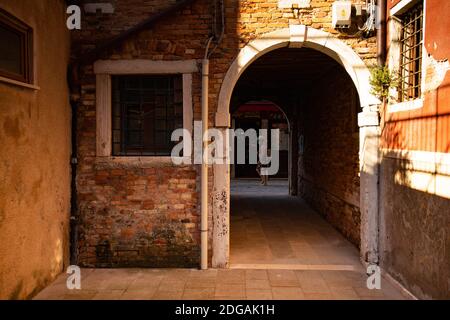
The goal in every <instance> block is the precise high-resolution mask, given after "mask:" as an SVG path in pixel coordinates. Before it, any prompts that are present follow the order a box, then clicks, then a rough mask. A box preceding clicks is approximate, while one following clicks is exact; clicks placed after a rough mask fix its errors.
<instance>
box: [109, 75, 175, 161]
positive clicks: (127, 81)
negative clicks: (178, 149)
mask: <svg viewBox="0 0 450 320" xmlns="http://www.w3.org/2000/svg"><path fill="white" fill-rule="evenodd" d="M112 85H113V90H112V93H113V97H112V140H113V141H112V145H113V148H112V149H113V150H112V153H113V155H114V156H169V155H170V154H171V151H172V148H173V147H174V146H175V144H176V142H172V141H171V135H172V132H173V131H174V130H175V129H179V128H183V85H182V76H181V75H151V76H147V75H146V76H114V77H113V78H112Z"/></svg>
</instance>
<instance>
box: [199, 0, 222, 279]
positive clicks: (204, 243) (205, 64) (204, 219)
mask: <svg viewBox="0 0 450 320" xmlns="http://www.w3.org/2000/svg"><path fill="white" fill-rule="evenodd" d="M214 6H215V13H214V21H216V19H217V9H218V8H219V5H218V0H216V1H215V3H214ZM220 11H221V30H220V35H219V36H218V37H217V35H216V36H211V37H210V38H209V39H208V42H207V43H206V49H205V57H204V59H203V60H202V141H203V143H202V145H203V148H202V151H203V154H205V151H207V150H208V137H207V130H208V127H209V103H208V99H209V57H210V56H211V55H212V54H213V52H214V51H215V50H216V49H217V48H218V47H219V45H220V43H221V42H222V40H223V37H224V35H225V4H224V1H223V0H220ZM215 27H216V25H214V28H213V29H214V30H215ZM214 39H217V43H216V45H215V46H214V48H213V49H212V50H211V51H210V50H209V47H210V45H211V42H212V41H213V40H214ZM200 231H201V263H200V264H201V269H202V270H207V269H208V163H207V159H205V156H203V157H202V169H201V230H200Z"/></svg>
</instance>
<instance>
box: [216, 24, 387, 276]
mask: <svg viewBox="0 0 450 320" xmlns="http://www.w3.org/2000/svg"><path fill="white" fill-rule="evenodd" d="M277 49H283V50H284V49H285V50H288V49H299V50H308V49H312V50H313V51H314V52H315V53H318V54H319V56H320V57H321V58H323V59H327V60H326V61H328V62H329V63H330V66H331V63H333V60H334V62H336V63H337V65H338V67H339V68H341V70H340V72H339V74H340V75H337V78H333V77H332V76H330V74H329V72H325V71H326V68H325V66H326V63H324V64H320V63H318V62H317V61H315V62H314V63H311V61H310V62H309V63H306V64H305V63H303V67H305V68H308V67H309V69H310V70H314V71H315V73H314V74H309V76H315V77H318V76H322V79H326V80H327V81H328V82H324V83H322V85H320V84H317V82H314V81H313V80H314V79H315V78H310V77H308V76H305V73H304V72H302V71H301V70H298V72H292V70H294V69H292V68H291V67H292V65H291V66H288V67H287V69H288V70H287V71H288V72H291V77H292V81H284V82H281V83H278V84H277V85H278V87H280V88H281V87H282V88H283V89H284V93H283V94H278V95H277V96H278V97H281V98H282V99H283V100H290V99H291V100H292V96H293V95H292V93H295V92H299V91H302V92H304V93H307V96H309V97H310V99H309V100H304V102H305V101H314V102H315V103H317V104H318V105H322V104H323V105H326V106H325V107H324V108H310V109H309V110H310V111H311V112H309V113H306V114H305V116H304V118H303V121H304V123H305V126H304V129H305V134H304V135H303V137H302V136H301V135H299V132H297V133H295V128H294V129H293V130H291V146H292V148H293V149H292V152H291V153H290V154H291V155H301V153H302V151H305V150H306V148H307V147H308V145H309V146H313V147H314V148H313V149H315V150H316V151H315V152H309V153H308V154H315V155H317V154H320V148H318V147H320V146H324V145H328V146H330V148H328V149H327V150H324V151H326V152H328V151H330V150H339V148H340V147H341V145H340V143H341V142H343V141H346V140H345V139H344V140H343V139H337V137H338V135H336V134H333V133H332V132H331V133H330V134H328V135H327V137H328V140H329V141H327V143H326V144H322V143H317V141H318V140H317V139H312V141H315V142H316V143H313V144H309V143H308V138H307V136H306V135H307V132H309V134H311V133H312V134H313V135H314V130H317V128H315V126H316V125H317V124H320V125H322V126H323V127H324V128H330V127H331V126H330V123H327V122H329V121H332V120H333V121H334V120H336V121H340V120H342V119H343V118H340V116H341V115H342V116H345V120H344V122H346V123H347V122H348V121H350V122H351V123H353V122H354V123H355V127H357V125H356V121H355V120H354V117H353V116H352V117H350V116H348V114H346V115H344V113H343V110H336V109H335V110H334V111H330V110H327V108H328V109H332V108H331V107H333V106H345V105H346V104H345V103H344V104H341V103H339V104H338V103H336V102H335V101H333V100H328V101H323V99H324V98H329V97H341V98H343V99H344V98H348V97H349V95H348V90H342V88H339V87H337V85H339V84H343V83H344V84H347V85H349V84H353V87H352V88H353V89H356V91H354V92H357V94H355V96H356V97H359V101H360V106H361V107H360V108H357V109H358V110H356V111H355V117H356V114H358V121H357V123H358V126H359V139H358V136H357V133H356V132H353V133H349V132H348V131H347V135H348V137H349V136H353V137H354V139H353V140H352V141H356V142H358V140H359V147H358V151H359V170H357V172H358V173H359V180H358V179H356V180H355V183H357V182H358V181H359V182H360V200H359V205H360V210H359V211H360V215H359V217H358V215H357V214H354V212H352V210H349V207H347V208H346V209H345V212H346V213H345V214H341V215H337V216H338V217H346V218H347V219H344V220H341V219H337V220H335V221H339V222H342V221H352V220H353V221H356V222H358V219H359V220H360V225H361V228H360V232H358V231H356V236H354V234H355V233H352V234H347V237H348V238H349V239H352V240H354V239H356V240H358V239H359V240H360V257H361V260H363V261H364V262H368V263H376V261H377V252H378V241H377V237H378V218H377V215H378V202H377V199H378V188H377V183H378V175H379V173H378V172H379V169H378V160H377V153H378V135H379V115H378V106H379V103H380V101H379V100H378V99H376V98H375V97H374V96H373V95H371V93H370V84H369V78H370V73H369V70H368V68H367V66H366V65H365V63H364V62H363V61H362V60H361V58H360V57H359V56H358V55H357V54H356V53H355V52H354V51H353V50H352V49H351V48H350V47H349V46H348V45H346V44H345V43H344V42H342V41H341V40H339V39H337V38H336V37H334V36H333V35H331V34H329V33H326V32H324V31H320V30H317V29H314V28H310V27H307V26H303V25H295V26H294V25H293V26H290V28H285V29H279V30H276V31H274V32H270V33H267V34H264V35H262V36H261V37H259V38H257V39H255V40H253V41H251V42H250V43H248V44H247V45H246V46H245V47H243V48H242V49H241V50H240V52H239V54H238V56H237V57H236V59H235V60H234V62H233V63H232V64H231V66H230V68H229V69H228V71H227V73H226V76H225V78H224V81H223V83H222V86H221V90H220V94H219V100H218V109H217V112H216V116H215V126H216V128H217V129H219V130H221V131H222V132H223V133H224V134H227V128H229V127H230V122H231V121H230V120H231V117H230V110H231V109H230V106H231V105H232V104H233V101H234V98H233V97H232V96H233V95H236V92H239V87H240V86H239V84H238V82H241V80H243V79H245V74H244V72H245V71H246V70H247V69H249V68H250V67H251V66H253V65H257V61H258V59H259V58H261V57H264V56H266V57H267V54H269V53H270V52H273V51H276V50H277ZM303 52H304V53H305V54H307V53H308V52H307V51H303ZM319 56H317V55H316V56H315V57H314V58H315V59H317V58H318V57H319ZM293 59H294V60H295V61H297V62H298V63H299V65H301V64H302V63H301V61H302V60H301V59H299V58H298V56H296V57H294V58H293ZM303 61H307V60H305V59H304V60H303ZM260 62H261V60H260ZM254 63H255V64H254ZM336 63H335V64H334V66H336ZM272 68H273V69H275V68H274V67H272ZM336 70H338V69H336ZM343 70H344V71H343ZM329 71H330V72H331V70H329ZM263 75H265V74H263ZM283 75H284V76H286V73H285V72H282V70H281V69H276V70H273V72H272V78H274V77H275V78H276V77H277V76H278V78H279V77H280V76H283ZM339 77H341V78H339ZM342 77H344V78H345V77H346V78H347V79H351V81H344V82H342V81H341V80H342ZM254 79H255V78H254ZM260 79H267V77H263V78H260ZM299 81H300V82H301V81H303V84H302V83H300V82H299ZM296 82H297V84H296ZM272 83H276V81H272ZM311 83H315V84H316V86H315V88H317V90H314V91H313V92H310V91H308V88H311V86H309V85H310V84H311ZM322 89H327V90H328V91H327V92H326V91H324V90H322ZM241 91H242V92H243V93H244V94H249V93H251V92H252V90H251V88H250V90H241ZM262 91H264V92H263V93H264V96H266V99H269V100H271V101H274V102H276V103H277V104H279V105H283V106H285V103H283V101H281V102H279V101H276V99H271V98H270V97H267V96H268V95H270V90H261V92H262ZM314 94H315V97H316V99H313V97H314ZM294 96H296V95H294ZM251 99H254V97H249V98H246V99H244V100H251ZM321 100H322V101H321ZM346 101H351V100H349V99H347V100H346ZM309 105H311V104H309ZM294 110H296V109H294ZM358 112H359V113H358ZM288 116H289V114H288ZM311 117H312V118H315V119H321V121H318V122H317V123H315V122H312V121H311ZM347 125H349V123H347ZM344 127H345V128H347V127H346V126H344ZM351 127H353V126H351ZM340 128H342V126H340ZM355 131H356V129H355ZM341 133H343V132H341ZM316 134H317V133H316ZM292 136H296V137H298V138H299V139H298V140H296V141H297V143H292V142H293V141H294V140H293V139H292ZM320 136H321V135H317V136H316V137H320ZM322 137H323V136H322ZM348 137H347V138H348ZM335 142H338V143H335ZM351 145H353V144H351ZM311 150H312V149H311ZM328 154H329V153H328ZM340 155H341V156H344V157H345V156H347V155H349V156H350V157H352V156H353V155H354V153H352V152H345V151H343V150H342V149H341V150H340ZM303 158H304V160H305V162H304V164H305V167H302V166H301V165H300V160H299V159H298V162H299V165H291V166H290V168H291V170H292V171H291V172H290V177H297V179H295V180H294V179H292V178H291V179H290V184H291V185H290V192H291V194H302V192H303V190H306V191H308V190H309V192H310V195H311V200H314V199H316V200H319V201H315V202H316V203H319V202H320V201H321V200H323V199H326V198H324V197H317V194H320V193H314V192H315V191H311V190H317V191H323V190H324V189H323V188H316V189H314V188H311V187H308V188H301V187H302V186H305V185H306V184H301V183H299V181H304V182H306V183H307V182H308V180H309V181H311V179H302V172H303V171H302V170H303V169H306V168H307V167H309V168H313V170H309V171H310V172H311V171H312V172H314V171H316V172H319V173H323V172H326V171H324V170H323V169H324V168H327V167H320V166H319V167H318V166H317V164H323V162H315V163H314V161H313V159H312V158H309V159H308V157H306V156H305V157H303ZM328 158H329V159H331V158H330V157H328ZM293 160H294V161H293ZM290 161H291V164H292V163H296V162H295V159H293V158H292V159H290ZM328 163H329V164H331V168H333V172H337V171H339V170H340V168H344V169H348V168H353V166H354V165H355V164H357V161H352V166H341V167H339V164H340V163H345V161H344V162H343V161H341V160H338V161H335V162H334V163H331V162H330V161H328ZM311 164H313V165H311ZM306 165H308V166H306ZM314 165H315V167H314ZM295 170H297V172H295ZM320 180H321V179H319V180H317V181H320ZM324 180H325V181H326V179H324ZM328 180H329V181H331V180H332V179H328ZM349 180H351V179H349ZM335 181H338V180H335ZM339 183H340V182H338V183H335V186H339ZM310 186H311V185H310ZM343 189H344V187H343V186H341V190H343ZM332 190H334V189H332ZM350 191H351V190H350ZM330 194H331V195H333V193H332V192H330ZM344 194H345V195H344V196H341V197H340V198H341V199H343V200H346V201H344V202H347V203H348V201H347V200H351V199H355V198H356V196H355V194H354V193H353V192H349V191H348V190H347V191H345V192H344ZM350 195H351V196H350ZM349 196H350V197H349ZM305 198H306V196H305ZM336 198H337V197H336ZM336 198H333V197H329V198H328V200H326V201H323V202H322V204H323V205H326V204H332V203H333V201H334V200H333V199H336ZM331 213H333V214H331V215H330V216H329V218H332V219H333V217H336V214H335V213H334V211H331ZM212 215H213V220H214V221H215V223H214V224H213V230H212V237H213V241H212V265H213V266H214V267H219V268H221V267H227V266H229V263H230V232H229V230H230V166H229V165H226V164H216V165H214V195H213V205H212ZM342 227H344V228H341V230H345V229H346V230H355V228H347V227H348V225H347V224H346V223H344V224H343V225H342ZM344 233H345V232H344ZM353 242H355V241H353Z"/></svg>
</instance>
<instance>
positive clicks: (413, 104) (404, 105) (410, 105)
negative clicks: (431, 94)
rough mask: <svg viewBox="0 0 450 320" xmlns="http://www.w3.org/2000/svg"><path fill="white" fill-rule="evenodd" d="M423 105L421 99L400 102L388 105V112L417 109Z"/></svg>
mask: <svg viewBox="0 0 450 320" xmlns="http://www.w3.org/2000/svg"><path fill="white" fill-rule="evenodd" d="M422 107H423V99H415V100H411V101H405V102H400V103H396V104H390V105H388V113H395V112H402V111H411V110H417V109H420V108H422Z"/></svg>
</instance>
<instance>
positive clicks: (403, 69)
mask: <svg viewBox="0 0 450 320" xmlns="http://www.w3.org/2000/svg"><path fill="white" fill-rule="evenodd" d="M400 19H401V21H402V36H401V55H400V75H399V88H398V93H399V101H400V102H404V101H410V100H414V99H418V98H420V97H421V89H422V88H421V82H422V43H423V4H422V3H419V4H417V5H416V6H414V7H413V8H411V9H410V10H408V12H406V13H405V14H403V15H402V16H401V17H400Z"/></svg>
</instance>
